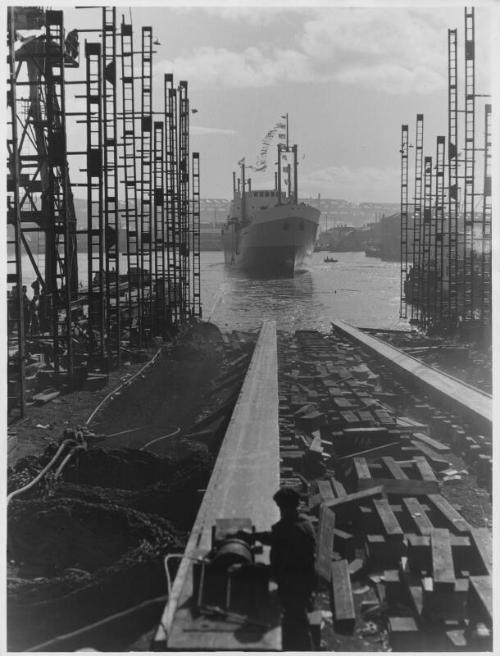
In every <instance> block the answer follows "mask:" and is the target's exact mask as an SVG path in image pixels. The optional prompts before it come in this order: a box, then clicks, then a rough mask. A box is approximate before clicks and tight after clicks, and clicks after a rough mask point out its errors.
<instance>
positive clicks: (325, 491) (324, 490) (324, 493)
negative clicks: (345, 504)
mask: <svg viewBox="0 0 500 656" xmlns="http://www.w3.org/2000/svg"><path fill="white" fill-rule="evenodd" d="M317 483H318V492H319V495H320V497H321V500H322V502H325V503H328V502H329V501H333V500H334V499H335V495H334V493H333V489H332V486H331V485H330V481H317Z"/></svg>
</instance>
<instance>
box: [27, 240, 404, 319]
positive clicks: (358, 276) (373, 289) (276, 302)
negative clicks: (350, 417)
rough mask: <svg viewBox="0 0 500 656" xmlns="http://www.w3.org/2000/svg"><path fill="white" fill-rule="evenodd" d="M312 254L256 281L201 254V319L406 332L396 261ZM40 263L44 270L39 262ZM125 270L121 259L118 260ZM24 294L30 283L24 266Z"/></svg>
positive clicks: (219, 258) (83, 262) (215, 254)
mask: <svg viewBox="0 0 500 656" xmlns="http://www.w3.org/2000/svg"><path fill="white" fill-rule="evenodd" d="M327 255H330V256H331V254H328V253H314V254H313V256H312V261H311V265H310V269H309V270H308V271H306V272H304V273H300V274H297V275H296V276H295V278H278V279H274V280H272V279H267V280H258V279H254V278H250V277H248V276H246V275H245V274H243V273H241V272H237V271H234V270H233V269H228V268H226V267H225V265H224V254H223V252H222V251H203V252H202V253H201V279H202V289H201V293H202V304H203V318H204V319H206V320H208V321H212V322H213V323H216V324H217V325H218V326H220V327H221V328H223V329H230V330H232V329H240V330H251V329H255V328H258V327H259V326H260V324H261V322H262V320H263V319H274V320H276V323H277V326H278V329H280V330H286V331H294V330H299V329H317V330H321V331H329V330H330V322H331V321H333V320H335V319H343V320H344V321H347V322H348V323H352V324H354V325H356V326H363V327H371V328H390V329H403V330H404V329H408V323H407V321H405V320H402V319H400V318H399V270H400V265H399V262H382V261H381V260H379V259H376V258H370V257H366V255H365V254H364V253H334V254H333V257H335V259H337V260H338V262H334V263H326V262H323V259H324V257H326V256H327ZM38 259H39V265H40V266H43V258H41V257H40V258H38ZM120 266H121V271H122V272H124V271H125V270H126V258H125V257H123V258H122V261H121V262H120ZM78 267H79V278H80V281H81V282H82V283H83V284H85V283H86V271H87V256H86V254H85V253H80V254H79V255H78ZM23 271H24V274H25V276H24V277H25V283H26V284H27V285H28V295H30V296H31V293H32V292H31V289H30V287H29V285H30V284H31V282H32V280H33V279H34V275H33V274H32V272H31V266H30V265H29V263H28V261H27V260H26V262H24V263H23Z"/></svg>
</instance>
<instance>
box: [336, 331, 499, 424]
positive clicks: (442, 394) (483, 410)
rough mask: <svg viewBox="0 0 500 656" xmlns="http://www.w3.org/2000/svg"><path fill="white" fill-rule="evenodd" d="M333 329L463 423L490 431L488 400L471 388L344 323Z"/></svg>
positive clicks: (486, 395) (489, 405)
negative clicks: (410, 381)
mask: <svg viewBox="0 0 500 656" xmlns="http://www.w3.org/2000/svg"><path fill="white" fill-rule="evenodd" d="M332 325H333V327H334V328H335V329H336V330H339V331H340V332H341V333H343V334H344V335H346V336H348V337H350V338H352V339H353V340H354V341H356V342H357V343H358V344H361V345H363V346H365V347H367V348H368V349H369V350H370V351H371V352H372V353H375V354H376V355H378V356H380V357H382V358H384V360H385V361H386V363H387V364H389V365H390V366H391V367H393V369H395V370H397V371H398V373H399V374H401V375H406V376H411V377H412V379H413V381H414V382H416V383H417V384H418V386H419V387H420V389H421V390H422V391H424V392H428V393H429V392H430V393H431V394H433V395H434V397H435V398H438V399H439V401H440V402H441V403H442V404H443V405H444V406H445V407H447V408H448V409H450V410H452V411H454V412H456V413H457V414H458V415H460V416H462V417H463V419H464V421H466V422H472V423H475V424H476V425H478V426H479V427H480V429H481V430H483V429H484V430H488V431H491V427H492V399H491V396H489V395H488V394H486V393H484V392H481V391H480V390H478V389H477V388H475V387H472V386H471V385H467V384H466V383H464V382H462V381H460V380H458V379H457V378H454V377H453V376H449V375H447V374H444V373H442V372H440V371H438V370H437V369H434V368H433V367H429V366H428V365H426V364H424V363H423V362H421V361H420V360H417V359H416V358H414V357H412V356H410V355H407V354H406V353H403V352H402V351H401V350H400V349H397V348H394V347H393V346H390V345H389V344H386V343H385V342H382V341H381V340H380V339H377V338H376V337H372V336H371V335H367V334H366V333H364V332H363V331H361V330H359V329H358V328H355V327H354V326H350V325H349V324H347V323H345V322H344V321H333V322H332Z"/></svg>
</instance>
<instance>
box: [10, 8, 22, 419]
mask: <svg viewBox="0 0 500 656" xmlns="http://www.w3.org/2000/svg"><path fill="white" fill-rule="evenodd" d="M14 11H15V9H14V8H13V7H9V8H8V17H7V20H8V31H7V44H8V47H9V91H8V95H7V102H8V105H9V107H10V110H11V115H10V116H11V119H10V120H11V134H10V139H8V140H7V150H8V156H9V159H8V179H7V193H8V196H7V203H8V209H7V283H13V284H14V285H15V289H17V294H13V295H12V298H10V299H9V302H8V307H7V326H8V328H7V330H8V334H12V333H13V332H14V330H17V332H16V339H15V340H14V344H15V346H14V348H16V347H17V362H16V363H15V366H14V367H11V366H10V363H9V366H8V376H9V387H10V390H9V398H8V407H9V408H10V407H11V406H18V408H19V411H20V414H21V416H24V412H25V387H26V380H25V330H24V328H25V318H24V311H25V310H24V301H23V294H22V286H23V270H22V260H21V248H22V244H21V239H22V232H21V203H20V198H19V196H20V189H19V185H18V184H17V180H19V179H20V170H21V164H20V154H19V140H18V129H17V128H18V118H17V92H16V75H17V73H16V61H15V60H16V52H15V49H14V41H15V33H16V26H15V15H14ZM10 193H12V196H11V195H10ZM9 228H11V232H13V233H14V235H13V238H12V237H11V238H9V234H8V233H9ZM9 246H10V247H11V249H13V250H14V253H13V255H14V259H13V260H12V259H10V258H11V257H12V254H10V253H9ZM12 269H13V270H12ZM16 322H17V326H16V325H15V324H16ZM9 351H10V349H9ZM9 355H10V352H9ZM16 365H17V366H16ZM12 375H14V376H15V378H14V381H13V382H14V385H13V386H14V390H12V383H11V382H10V376H12ZM13 392H14V393H13Z"/></svg>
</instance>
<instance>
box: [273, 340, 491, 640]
mask: <svg viewBox="0 0 500 656" xmlns="http://www.w3.org/2000/svg"><path fill="white" fill-rule="evenodd" d="M279 380H280V456H281V481H282V483H283V484H287V485H292V486H295V487H296V488H297V489H298V490H299V491H300V493H301V494H302V497H303V501H304V510H305V512H307V513H309V514H310V516H311V518H312V519H313V522H315V523H316V525H317V527H318V542H319V549H320V554H321V553H322V554H323V556H324V557H323V558H321V557H320V558H319V559H318V563H319V566H318V573H319V575H320V577H321V580H322V587H321V588H320V592H319V595H318V597H319V605H320V606H321V608H320V610H321V613H322V614H321V617H320V619H319V621H320V622H321V624H322V625H323V633H322V638H323V645H322V646H323V647H324V648H327V649H335V650H340V651H352V650H355V651H379V650H381V649H389V648H390V649H392V650H394V651H400V650H401V651H413V650H415V651H421V650H427V651H444V650H450V649H452V650H455V649H467V650H476V649H481V650H482V649H491V644H492V611H491V589H492V582H491V531H490V530H489V529H488V528H487V527H486V526H485V522H484V513H486V514H487V515H488V516H489V517H491V505H490V504H489V502H488V501H487V500H486V497H488V491H487V490H484V489H481V488H478V487H477V485H478V480H477V479H476V477H475V476H474V475H471V469H472V467H473V466H476V470H475V471H476V472H477V465H478V462H481V460H479V451H481V454H482V455H487V454H488V448H489V447H490V446H491V438H489V437H488V436H482V439H481V437H480V436H479V435H478V431H477V429H475V427H474V426H472V425H464V423H463V422H461V421H460V419H459V418H457V417H453V416H451V415H449V414H446V415H445V414H444V413H442V412H441V411H440V410H438V409H436V408H434V407H433V405H432V401H431V399H429V398H428V397H422V396H421V395H420V394H419V393H418V392H415V391H414V390H413V389H410V387H409V383H405V384H402V383H400V382H399V381H397V380H395V378H394V375H393V374H392V373H391V372H390V371H389V370H388V368H386V367H384V366H383V365H382V364H381V363H380V361H375V359H372V358H370V357H369V356H366V357H365V355H364V354H363V353H362V351H361V350H360V349H358V348H356V347H354V346H353V345H352V344H351V343H350V342H349V341H347V340H346V339H345V338H342V337H340V336H339V335H337V334H332V335H329V336H324V335H321V334H320V333H317V332H315V331H298V332H296V333H295V336H293V337H292V336H283V335H282V336H280V340H279ZM473 444H479V445H480V448H479V449H475V448H474V447H473ZM471 448H472V451H473V452H474V451H478V453H477V454H474V453H473V454H471V452H470V451H471ZM462 456H463V458H464V460H465V466H464V460H462ZM487 457H489V458H490V457H491V451H489V456H487ZM483 460H484V464H483V468H484V471H483V476H482V478H480V481H481V483H480V484H483V485H485V486H486V487H488V486H489V485H491V462H490V461H489V460H488V462H487V464H486V461H487V458H483ZM450 471H455V472H456V473H458V472H462V474H461V476H460V478H459V479H458V480H457V479H456V478H454V477H450ZM488 472H489V474H488ZM448 481H450V482H448ZM450 485H451V486H452V487H451V488H450V487H449V486H450ZM457 499H458V500H459V501H460V505H461V508H460V509H457V507H456V501H457ZM474 507H476V510H474ZM477 507H479V512H477ZM321 563H322V565H321ZM329 612H331V616H330V615H328V613H329ZM330 617H331V620H330Z"/></svg>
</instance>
